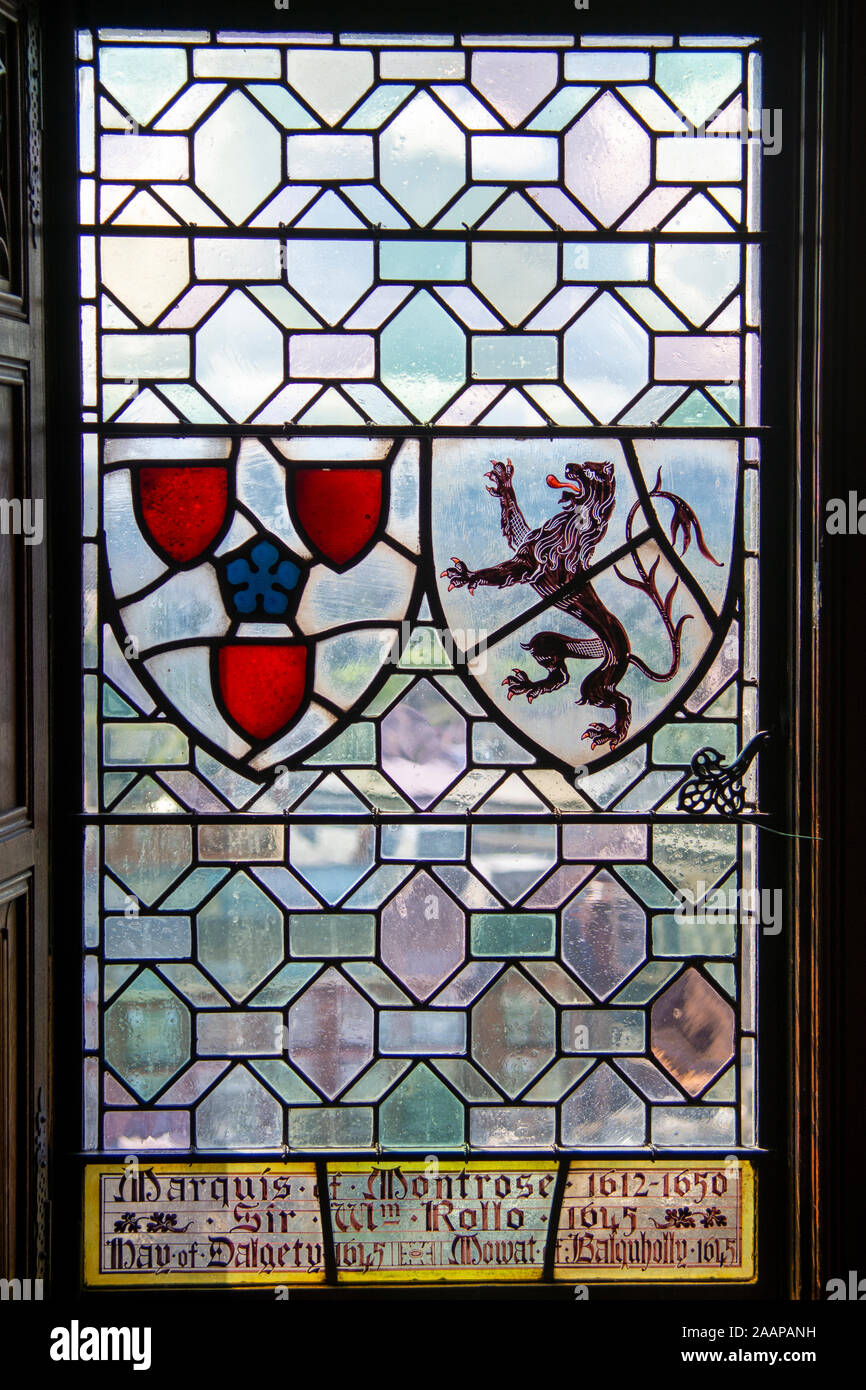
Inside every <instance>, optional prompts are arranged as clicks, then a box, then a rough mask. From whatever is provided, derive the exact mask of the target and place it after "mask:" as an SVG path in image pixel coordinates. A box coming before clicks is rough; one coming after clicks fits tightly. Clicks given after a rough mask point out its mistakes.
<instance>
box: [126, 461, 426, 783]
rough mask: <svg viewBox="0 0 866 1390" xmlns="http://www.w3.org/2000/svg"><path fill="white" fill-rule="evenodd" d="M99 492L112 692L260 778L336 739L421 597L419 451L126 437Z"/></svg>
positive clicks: (356, 707) (362, 700)
mask: <svg viewBox="0 0 866 1390" xmlns="http://www.w3.org/2000/svg"><path fill="white" fill-rule="evenodd" d="M102 487H103V516H104V541H105V554H106V558H107V562H108V578H109V583H110V588H111V594H112V599H113V602H112V604H111V605H110V612H111V617H110V622H109V624H108V625H107V627H106V630H105V634H104V642H103V651H104V664H105V668H106V673H107V674H108V675H109V677H110V678H111V679H112V680H113V681H114V682H115V684H117V685H118V687H119V688H120V689H121V690H129V689H130V687H131V686H132V685H133V684H134V685H135V688H136V690H137V691H138V692H141V687H142V686H143V687H144V688H145V690H146V692H147V695H148V696H149V697H150V698H151V699H152V701H153V702H154V703H155V704H156V705H157V706H158V707H159V708H160V709H161V710H164V711H165V712H166V713H167V714H168V715H169V717H172V715H173V716H174V717H176V718H178V719H179V720H180V721H182V722H183V723H184V724H185V725H186V726H187V727H188V728H189V729H190V731H191V732H192V733H193V734H194V736H195V737H196V739H197V740H198V741H199V742H201V743H202V744H203V745H204V746H205V747H207V748H209V749H211V750H212V751H213V752H215V753H216V754H217V755H218V756H219V757H220V758H222V759H224V760H228V761H230V762H232V763H233V764H234V765H235V766H236V767H237V768H238V769H239V770H243V771H244V772H247V773H256V772H258V773H265V772H267V770H268V769H270V768H273V767H274V766H276V765H277V764H279V763H281V762H282V761H284V760H286V759H290V758H292V757H294V756H295V755H304V756H306V754H307V752H308V751H309V752H312V751H314V750H315V748H317V747H318V746H319V745H320V744H321V743H323V742H324V741H326V740H327V739H328V738H330V737H332V736H333V734H334V733H335V732H336V731H337V730H338V729H339V727H340V726H341V724H342V723H344V722H345V721H346V719H347V718H349V717H351V715H352V713H353V712H354V711H355V710H356V709H358V707H359V706H360V705H361V704H362V703H363V702H364V700H365V697H366V696H367V694H368V692H369V691H370V689H371V687H372V686H373V685H374V683H375V682H376V680H377V678H379V677H380V676H382V675H383V666H384V665H385V664H386V663H387V662H388V661H389V659H390V656H391V653H392V651H393V650H394V649H395V644H397V643H398V642H399V633H400V624H401V623H402V621H403V620H404V618H405V617H406V614H407V612H408V609H409V605H410V601H411V600H412V597H413V594H414V593H415V591H416V585H417V572H418V564H419V537H418V444H417V442H415V441H412V440H408V441H401V440H395V439H383V438H378V439H376V438H365V439H362V438H358V439H319V438H314V437H306V438H303V439H286V440H275V441H262V440H257V439H246V440H241V441H240V442H239V443H234V444H231V443H229V442H224V441H220V440H216V439H211V440H208V439H198V440H196V439H191V440H190V439H187V440H182V439H128V440H114V441H110V442H109V443H108V444H107V445H106V451H105V457H104V461H103V480H102Z"/></svg>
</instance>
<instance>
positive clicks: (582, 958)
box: [562, 869, 646, 999]
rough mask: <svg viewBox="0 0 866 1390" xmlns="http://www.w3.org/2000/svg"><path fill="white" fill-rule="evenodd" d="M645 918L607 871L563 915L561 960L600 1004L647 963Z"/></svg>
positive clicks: (573, 901)
mask: <svg viewBox="0 0 866 1390" xmlns="http://www.w3.org/2000/svg"><path fill="white" fill-rule="evenodd" d="M645 950H646V919H645V916H644V913H643V912H642V910H641V908H640V907H639V906H638V904H637V903H636V902H635V900H634V898H632V897H631V896H630V895H629V894H628V893H626V891H625V889H624V888H622V887H621V886H620V885H619V884H618V883H617V882H616V881H615V880H614V879H613V878H612V877H611V875H610V874H609V873H608V872H607V870H606V869H602V870H601V872H600V873H598V874H596V875H595V877H594V878H593V879H591V881H590V882H589V883H588V884H587V885H586V887H585V888H583V889H581V891H580V892H579V893H578V894H577V896H576V897H574V898H572V900H571V902H570V903H569V904H568V906H567V907H566V908H565V909H563V914H562V958H563V960H564V961H565V963H566V965H568V966H569V968H570V969H571V970H573V971H574V974H575V975H576V976H577V978H578V979H579V980H580V981H581V982H582V983H583V984H585V985H586V986H587V988H588V989H590V990H592V992H593V994H594V995H595V996H596V998H598V999H607V998H608V996H609V995H610V994H612V993H613V991H614V990H615V989H616V987H617V985H619V984H622V982H623V981H624V980H625V979H626V978H627V977H628V976H629V975H630V974H631V973H632V971H633V970H634V969H635V968H636V967H637V966H638V965H639V964H640V962H641V961H642V960H643V958H644V955H645Z"/></svg>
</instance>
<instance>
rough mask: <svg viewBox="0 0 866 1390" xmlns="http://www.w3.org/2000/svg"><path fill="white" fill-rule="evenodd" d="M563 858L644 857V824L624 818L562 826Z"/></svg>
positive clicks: (621, 858) (645, 836) (645, 837)
mask: <svg viewBox="0 0 866 1390" xmlns="http://www.w3.org/2000/svg"><path fill="white" fill-rule="evenodd" d="M562 852H563V854H564V856H565V858H566V859H609V858H612V859H616V860H618V861H619V860H623V859H644V858H646V852H647V831H646V826H645V825H633V824H630V823H629V822H628V821H607V820H606V821H603V822H602V823H601V824H593V823H592V822H591V821H581V822H580V824H572V825H566V826H564V827H563V831H562Z"/></svg>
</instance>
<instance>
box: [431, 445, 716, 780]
mask: <svg viewBox="0 0 866 1390" xmlns="http://www.w3.org/2000/svg"><path fill="white" fill-rule="evenodd" d="M738 460H739V455H738V445H737V443H736V442H735V441H733V442H731V441H725V440H719V441H715V440H689V441H684V440H676V439H664V440H640V441H634V442H633V441H631V440H629V439H592V440H586V439H578V438H572V439H563V438H558V439H532V440H527V439H522V440H519V439H510V440H509V439H497V440H495V441H493V440H490V439H478V438H473V439H462V440H439V441H436V442H435V443H434V445H433V466H432V471H431V483H430V487H431V492H430V499H429V517H430V523H429V525H430V530H429V535H428V538H427V543H428V545H429V546H430V549H431V551H432V556H433V563H434V568H435V572H436V589H435V601H436V602H437V603H438V608H439V618H440V620H441V622H442V624H443V626H444V627H445V628H447V630H448V632H449V633H450V636H451V642H452V644H453V647H454V650H455V652H456V653H457V659H458V661H461V659H462V664H463V668H464V672H465V675H466V677H467V679H468V680H469V681H470V683H471V684H472V686H473V688H474V691H475V693H477V694H478V696H479V697H480V699H481V700H482V702H483V703H484V704H485V705H486V707H487V709H488V710H489V711H490V712H491V714H493V715H494V716H495V717H496V719H497V720H499V721H501V722H504V723H505V724H506V725H511V726H512V728H513V729H514V731H515V733H516V734H517V735H518V737H519V738H520V739H521V741H522V742H523V743H524V744H529V745H530V746H533V747H534V750H535V751H536V753H537V754H538V755H543V754H547V755H549V756H552V757H553V758H554V759H556V760H558V761H560V762H561V763H563V764H567V765H569V766H570V767H572V768H577V767H581V766H584V765H586V764H590V763H592V764H596V763H598V764H600V763H602V762H603V761H604V762H608V761H610V760H611V759H612V758H613V757H619V756H621V755H622V753H623V752H624V751H626V750H627V749H628V748H629V747H631V746H633V745H634V744H635V743H636V742H637V741H640V740H644V739H646V738H647V736H648V734H649V733H651V732H652V730H653V729H654V728H655V727H656V726H657V725H658V724H660V723H661V721H662V720H663V719H664V718H665V716H666V715H669V714H670V713H671V712H672V710H673V707H675V706H677V705H678V704H681V703H682V702H683V700H684V699H686V698H687V697H688V695H689V693H690V691H691V690H692V689H694V687H695V686H696V684H697V683H698V681H699V680H700V679H701V678H702V676H703V675H704V673H705V672H706V671H707V669H708V667H709V665H710V663H711V662H712V661H713V658H714V657H715V655H716V653H717V652H718V649H719V647H720V646H721V644H722V642H723V640H724V638H725V636H726V634H728V633H729V629H730V628H731V623H732V620H733V618H734V602H735V598H736V591H737V588H738V586H737V585H736V584H733V583H732V564H733V554H734V528H735V518H736V516H737V511H738V497H739V486H740V478H739V461H738Z"/></svg>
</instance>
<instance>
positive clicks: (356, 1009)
mask: <svg viewBox="0 0 866 1390" xmlns="http://www.w3.org/2000/svg"><path fill="white" fill-rule="evenodd" d="M372 1056H373V1010H372V1008H371V1007H370V1005H369V1003H368V1002H367V1000H366V999H364V998H363V996H362V995H360V994H359V993H358V991H357V990H356V989H354V988H353V986H352V985H350V984H349V982H348V980H347V979H345V977H344V976H342V975H340V974H339V973H338V972H337V971H336V970H335V969H334V968H333V967H331V968H330V969H328V970H326V971H325V973H324V974H323V975H320V976H319V978H318V979H317V980H316V981H315V982H314V983H313V984H312V985H310V986H309V988H308V989H307V990H306V991H305V992H304V994H302V995H301V997H300V999H298V1000H297V1001H296V1002H295V1003H294V1004H293V1005H292V1007H291V1009H290V1010H289V1058H290V1060H291V1062H292V1063H293V1064H294V1065H295V1066H296V1067H297V1068H298V1069H299V1070H300V1071H302V1072H303V1073H304V1075H305V1076H308V1077H309V1078H310V1080H311V1081H312V1082H313V1083H314V1084H315V1085H316V1086H318V1087H319V1089H320V1090H322V1091H324V1093H325V1095H327V1096H328V1097H330V1098H331V1099H333V1098H334V1097H335V1096H336V1095H338V1094H339V1092H340V1091H342V1090H344V1089H345V1087H346V1086H347V1085H348V1084H349V1082H350V1081H351V1080H352V1079H353V1078H354V1077H355V1076H357V1075H358V1073H359V1072H360V1071H361V1069H362V1067H364V1066H366V1064H367V1063H368V1062H369V1061H370V1060H371V1059H372Z"/></svg>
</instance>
